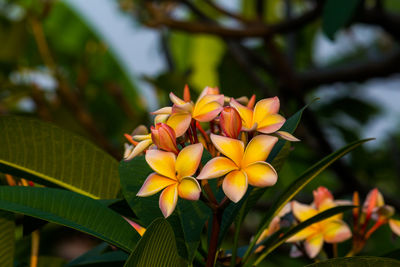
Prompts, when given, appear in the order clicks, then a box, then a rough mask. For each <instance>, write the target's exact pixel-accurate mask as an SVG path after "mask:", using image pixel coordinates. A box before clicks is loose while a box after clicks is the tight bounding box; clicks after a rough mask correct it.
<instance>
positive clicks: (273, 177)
mask: <svg viewBox="0 0 400 267" xmlns="http://www.w3.org/2000/svg"><path fill="white" fill-rule="evenodd" d="M243 171H244V172H246V174H247V179H248V181H249V184H250V185H252V186H256V187H266V186H273V185H274V184H275V183H276V181H277V180H278V174H277V173H276V171H275V169H274V167H272V166H271V165H270V164H269V163H267V162H263V161H259V162H256V163H253V164H250V165H248V166H247V167H246V168H244V169H243Z"/></svg>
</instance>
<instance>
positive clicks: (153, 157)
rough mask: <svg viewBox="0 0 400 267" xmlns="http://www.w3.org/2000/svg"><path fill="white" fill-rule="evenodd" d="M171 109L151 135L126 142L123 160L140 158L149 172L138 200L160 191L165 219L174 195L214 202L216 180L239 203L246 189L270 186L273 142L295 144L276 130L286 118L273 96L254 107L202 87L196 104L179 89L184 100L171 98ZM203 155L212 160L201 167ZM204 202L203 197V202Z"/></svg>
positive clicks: (141, 131)
mask: <svg viewBox="0 0 400 267" xmlns="http://www.w3.org/2000/svg"><path fill="white" fill-rule="evenodd" d="M169 96H170V100H171V101H172V103H173V105H172V106H170V107H164V108H161V109H159V110H157V111H154V112H153V113H152V114H153V115H155V118H154V124H155V125H154V126H151V128H150V132H149V131H147V129H146V128H145V127H143V126H141V127H139V128H137V129H136V130H135V131H134V133H133V134H132V135H128V134H126V135H125V137H126V138H127V139H128V141H129V142H130V143H131V144H130V145H127V146H126V150H125V155H124V158H125V160H130V159H132V158H134V157H136V156H137V155H139V154H141V153H145V159H146V161H147V163H148V165H149V166H150V167H151V169H152V170H153V171H154V172H153V173H151V174H150V175H149V176H148V177H147V179H146V180H145V182H144V184H143V186H142V187H141V189H140V190H139V192H138V193H137V195H138V196H140V197H146V196H151V195H154V194H156V193H158V192H160V191H162V192H161V194H160V200H159V206H160V209H161V211H162V213H163V215H164V216H165V217H168V216H169V215H170V214H171V213H172V212H173V211H174V209H175V206H176V204H177V201H178V196H179V197H180V198H184V199H187V200H198V199H199V198H200V196H201V195H203V193H202V192H205V195H203V196H204V199H206V200H207V201H209V202H213V199H214V197H213V195H212V190H211V189H210V186H209V184H208V182H207V180H208V179H214V178H216V179H218V183H217V184H218V186H222V190H223V192H224V193H225V195H226V197H227V198H228V199H230V200H231V201H233V202H238V201H239V200H240V199H241V198H242V197H243V196H244V194H245V193H246V190H247V188H248V185H251V186H255V187H267V186H273V185H274V184H275V183H276V181H277V178H278V175H277V173H276V171H275V169H274V168H273V166H272V165H271V164H269V163H267V162H266V159H267V158H268V155H269V154H270V152H271V150H272V148H273V147H274V145H275V144H276V143H277V141H278V137H280V138H283V139H286V140H289V141H298V139H297V138H296V137H294V136H293V135H291V134H290V133H287V132H283V131H279V130H280V128H281V127H282V125H283V124H284V123H285V118H284V117H282V116H281V115H280V114H278V112H279V107H280V103H279V99H278V98H277V97H272V98H267V99H262V100H260V101H258V102H257V103H256V99H255V96H254V95H253V96H252V97H251V98H250V100H249V99H248V98H246V97H241V98H238V99H234V98H231V97H227V96H225V95H223V94H221V93H220V92H219V90H218V88H211V87H207V88H205V89H204V90H203V91H202V93H201V94H200V96H199V97H198V99H197V101H196V102H193V101H192V100H191V96H190V91H189V88H188V87H187V86H185V88H184V93H183V99H181V98H179V97H177V96H176V95H175V94H173V93H170V95H169ZM204 150H207V151H208V153H209V154H210V155H211V157H212V158H211V159H210V160H209V161H208V162H206V163H205V164H204V166H202V165H203V164H201V160H202V156H203V152H204ZM202 199H203V198H202Z"/></svg>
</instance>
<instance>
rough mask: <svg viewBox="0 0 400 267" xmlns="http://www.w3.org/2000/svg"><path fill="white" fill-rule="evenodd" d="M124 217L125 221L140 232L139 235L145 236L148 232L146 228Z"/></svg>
mask: <svg viewBox="0 0 400 267" xmlns="http://www.w3.org/2000/svg"><path fill="white" fill-rule="evenodd" d="M122 217H123V218H124V219H125V221H127V222H128V223H129V224H130V225H131V226H132V227H133V228H134V229H135V230H136V232H138V234H139V235H140V236H143V235H144V232H146V228H144V227H143V226H141V225H140V224H137V223H135V222H134V221H132V220H129V219H128V218H126V217H124V216H122Z"/></svg>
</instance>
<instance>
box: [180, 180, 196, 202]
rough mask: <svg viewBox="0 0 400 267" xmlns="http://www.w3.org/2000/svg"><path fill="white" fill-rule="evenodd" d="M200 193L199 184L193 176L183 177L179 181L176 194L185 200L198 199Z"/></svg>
mask: <svg viewBox="0 0 400 267" xmlns="http://www.w3.org/2000/svg"><path fill="white" fill-rule="evenodd" d="M200 193H201V188H200V185H199V183H198V182H197V181H196V179H194V178H193V177H185V178H183V179H182V180H181V182H180V183H179V186H178V194H179V196H180V197H181V198H184V199H187V200H198V199H199V197H200Z"/></svg>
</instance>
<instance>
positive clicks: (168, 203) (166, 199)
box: [159, 184, 178, 218]
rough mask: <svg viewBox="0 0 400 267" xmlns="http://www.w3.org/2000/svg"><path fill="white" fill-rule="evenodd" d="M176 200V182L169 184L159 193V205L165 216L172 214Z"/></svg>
mask: <svg viewBox="0 0 400 267" xmlns="http://www.w3.org/2000/svg"><path fill="white" fill-rule="evenodd" d="M177 202H178V184H174V185H170V186H168V187H167V188H165V189H164V191H163V192H162V193H161V195H160V200H159V206H160V209H161V212H162V214H163V215H164V217H165V218H167V217H168V216H169V215H171V214H172V212H173V211H174V209H175V207H176V203H177Z"/></svg>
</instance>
